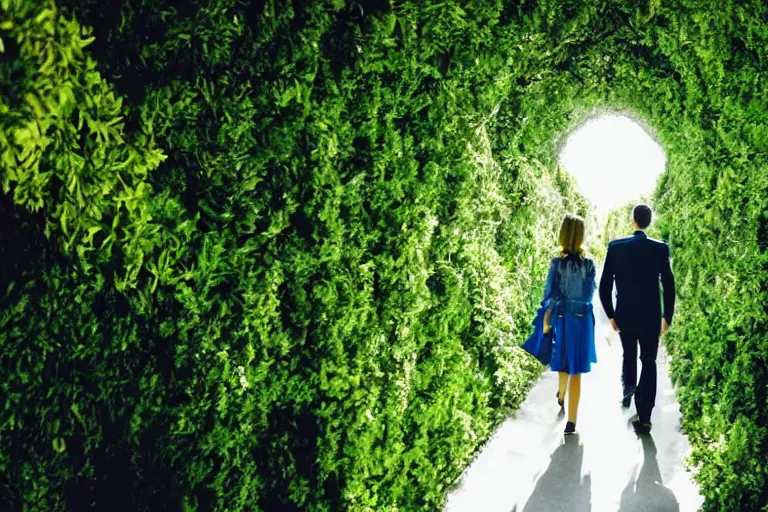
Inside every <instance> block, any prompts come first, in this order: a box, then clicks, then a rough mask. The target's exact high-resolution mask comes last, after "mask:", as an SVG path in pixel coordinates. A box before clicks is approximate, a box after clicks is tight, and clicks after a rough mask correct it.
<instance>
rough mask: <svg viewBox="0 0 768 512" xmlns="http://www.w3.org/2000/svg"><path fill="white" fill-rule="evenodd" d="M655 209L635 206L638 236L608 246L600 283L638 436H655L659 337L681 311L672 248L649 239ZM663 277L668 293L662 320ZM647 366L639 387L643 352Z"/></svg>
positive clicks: (626, 403)
mask: <svg viewBox="0 0 768 512" xmlns="http://www.w3.org/2000/svg"><path fill="white" fill-rule="evenodd" d="M652 213H653V212H652V211H651V208H650V207H649V206H648V205H645V204H639V205H637V206H635V208H634V210H633V211H632V225H633V226H634V227H635V230H636V231H635V233H634V235H632V236H629V237H626V238H620V239H618V240H613V241H612V242H611V243H610V244H608V254H607V255H606V257H605V265H604V267H603V275H602V277H601V278H600V302H602V304H603V309H605V313H606V315H607V316H608V320H609V321H610V322H611V326H612V327H613V329H614V330H615V331H616V332H618V333H619V336H620V337H621V345H622V347H623V348H624V360H623V365H622V372H621V380H622V385H623V392H624V395H623V399H622V404H623V405H624V407H629V404H630V401H631V400H632V396H633V395H634V396H635V407H636V408H637V415H636V416H633V418H632V425H633V426H634V428H635V431H636V432H637V433H638V434H647V433H648V432H650V430H651V411H652V410H653V406H654V405H655V403H656V355H657V353H658V350H659V337H660V335H663V334H664V333H666V332H667V329H669V326H670V325H671V324H672V315H673V313H674V309H675V279H674V276H673V275H672V269H671V268H670V265H669V246H668V245H667V244H665V243H664V242H660V241H658V240H653V239H651V238H648V237H647V236H646V234H645V232H644V231H643V230H645V229H647V228H648V226H650V224H651V217H652ZM659 276H661V285H662V287H663V289H664V312H663V318H662V311H661V298H660V293H659ZM614 281H615V282H616V308H615V310H614V307H613V297H612V294H613V283H614ZM638 344H639V345H640V361H641V362H642V363H643V368H642V372H641V374H640V382H639V383H638V382H637V346H638Z"/></svg>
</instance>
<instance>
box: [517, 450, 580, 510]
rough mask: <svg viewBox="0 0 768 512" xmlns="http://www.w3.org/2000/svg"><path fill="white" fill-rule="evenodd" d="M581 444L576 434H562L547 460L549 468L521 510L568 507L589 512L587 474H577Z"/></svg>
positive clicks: (578, 472)
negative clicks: (562, 439)
mask: <svg viewBox="0 0 768 512" xmlns="http://www.w3.org/2000/svg"><path fill="white" fill-rule="evenodd" d="M583 460H584V445H583V444H581V441H580V440H579V437H578V436H566V438H565V441H564V442H563V443H562V444H561V445H560V446H558V447H557V449H556V450H555V452H554V453H553V454H552V458H551V460H550V461H549V467H547V470H546V471H545V472H544V474H543V475H541V477H540V478H539V480H538V481H537V482H536V488H535V489H534V490H533V493H531V496H530V498H528V501H527V502H526V504H525V508H524V509H523V512H547V511H554V510H568V511H572V512H589V511H590V510H591V509H592V481H591V478H590V475H585V476H584V478H582V477H581V465H582V462H583Z"/></svg>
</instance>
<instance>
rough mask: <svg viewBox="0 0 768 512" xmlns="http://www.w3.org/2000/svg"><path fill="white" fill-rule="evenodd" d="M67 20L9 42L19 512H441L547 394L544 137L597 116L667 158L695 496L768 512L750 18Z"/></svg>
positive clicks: (82, 14) (547, 165)
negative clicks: (540, 339)
mask: <svg viewBox="0 0 768 512" xmlns="http://www.w3.org/2000/svg"><path fill="white" fill-rule="evenodd" d="M58 6H59V7H60V8H61V9H62V12H63V13H64V15H65V16H64V17H60V12H58V11H57V10H56V7H55V6H54V4H53V2H52V1H46V2H42V3H39V2H31V1H29V2H28V1H24V0H9V1H7V2H4V3H3V4H2V8H3V14H2V16H3V18H2V21H0V38H2V47H0V49H2V50H3V52H4V54H3V55H4V60H3V61H2V65H1V66H0V73H1V74H0V86H1V87H2V96H1V99H0V151H1V152H2V155H0V178H1V179H2V184H3V190H4V193H5V194H8V195H9V196H10V195H12V197H13V205H8V206H7V207H6V206H4V207H3V215H4V219H3V220H4V222H7V225H9V226H11V227H12V228H13V229H14V230H17V231H19V232H23V233H25V237H26V239H28V240H36V241H35V242H34V245H35V250H36V252H37V253H38V254H43V256H44V257H41V258H40V259H39V260H36V259H33V258H25V257H23V255H21V253H20V252H19V251H21V249H18V250H17V249H14V248H12V247H7V246H4V247H3V249H2V250H3V254H4V255H11V256H13V261H14V262H15V263H14V265H15V271H14V272H11V273H8V276H9V277H8V279H9V280H10V282H9V283H3V284H7V285H8V286H7V293H6V294H5V297H4V299H3V310H2V312H1V313H0V326H1V328H0V333H2V334H0V346H2V353H1V354H0V359H1V360H2V362H3V367H4V368H8V369H9V371H8V372H6V373H7V375H8V377H7V379H6V381H5V382H4V383H3V386H4V388H3V389H4V395H5V396H6V399H5V400H6V402H5V406H4V409H3V412H2V413H0V429H2V430H0V433H2V436H1V437H0V439H1V441H0V443H2V450H0V468H1V469H2V471H0V473H1V474H2V475H3V476H2V477H0V479H1V480H0V489H2V491H0V493H1V494H0V497H2V501H3V502H4V503H11V504H13V505H16V506H21V505H22V504H24V505H27V506H32V504H33V503H36V504H37V506H38V507H40V508H43V509H50V510H53V509H58V508H62V507H63V506H64V504H65V503H68V504H69V506H71V507H73V508H75V509H79V508H85V507H86V506H89V505H90V504H91V503H92V502H96V503H97V505H98V506H99V507H101V506H103V507H105V508H106V507H108V506H110V505H114V504H116V503H119V504H121V505H124V504H126V503H130V504H132V506H133V507H135V508H137V509H141V508H146V509H157V508H160V507H162V506H170V507H172V508H183V509H184V510H208V509H215V510H219V509H223V508H224V507H225V506H226V507H227V508H229V509H232V510H253V509H255V508H256V507H260V508H261V509H264V510H274V509H280V510H308V509H311V510H340V509H349V510H420V509H433V508H434V507H435V506H436V505H437V504H439V502H440V501H441V500H442V499H443V497H444V494H445V490H446V487H447V485H448V484H449V483H450V482H451V480H452V479H453V478H454V477H455V476H456V475H457V474H458V473H459V472H460V470H461V469H462V468H463V467H464V465H465V464H466V463H467V461H468V460H469V459H470V458H471V456H472V454H473V452H474V450H476V449H477V447H478V446H479V444H480V443H481V442H482V441H483V439H485V438H486V437H487V435H488V434H489V432H490V431H491V429H492V427H493V426H494V425H495V424H496V422H497V421H498V420H499V419H500V418H501V417H502V416H503V414H504V413H505V412H506V411H508V410H509V408H514V407H515V406H516V404H518V403H519V402H520V400H521V399H522V398H523V397H524V395H525V392H526V389H527V386H528V384H529V383H530V382H531V380H532V379H533V378H534V377H535V376H536V373H537V371H538V370H537V368H536V365H535V364H534V363H533V362H532V361H530V360H529V359H528V358H527V356H525V355H524V354H522V353H521V352H520V351H519V350H518V349H517V345H518V344H519V342H520V341H521V340H522V338H523V337H524V335H525V333H526V332H527V330H528V322H529V321H530V315H531V312H532V309H533V308H534V307H535V305H536V303H537V302H538V300H539V296H538V294H539V290H540V287H541V284H542V278H543V272H544V271H545V269H546V265H547V260H548V257H549V249H548V247H551V246H553V245H554V228H555V226H556V224H557V221H558V220H559V218H560V216H561V215H562V213H563V212H565V211H569V210H577V211H579V212H581V213H583V214H587V213H588V205H587V204H586V202H585V201H584V200H583V198H579V197H577V195H576V194H575V193H574V192H573V186H572V184H571V182H570V180H569V179H568V177H567V176H566V175H564V174H563V173H562V172H560V171H559V170H557V169H556V162H555V154H556V152H555V151H556V145H555V143H553V141H556V140H557V139H558V134H562V133H567V131H568V130H569V128H570V127H571V126H574V125H577V124H578V123H579V122H580V121H581V120H583V119H585V118H586V117H587V116H589V115H591V114H592V113H593V112H594V111H595V110H596V109H601V108H611V109H619V110H625V111H630V112H635V113H636V115H637V116H640V117H641V118H644V119H647V120H648V123H649V124H650V125H651V126H652V127H654V129H655V130H656V131H657V133H658V136H659V139H660V141H661V143H662V144H663V146H664V147H665V149H666V151H667V155H668V172H667V174H665V176H664V177H663V179H662V181H661V183H660V186H659V193H658V197H657V202H658V206H659V210H660V212H661V214H662V218H663V222H662V223H661V225H660V236H661V237H662V238H665V239H666V240H668V241H669V243H670V245H671V247H672V251H673V254H674V259H675V261H674V265H675V271H676V273H677V275H678V280H679V282H680V286H679V289H680V292H679V302H680V307H679V313H678V315H677V317H676V321H675V324H676V328H675V330H674V332H672V333H671V334H670V336H669V338H668V341H667V342H668V348H669V350H670V352H671V353H672V354H673V356H674V367H673V372H674V375H675V377H676V379H677V380H678V384H679V395H680V401H681V405H682V408H683V416H684V422H685V425H684V426H685V428H686V430H687V431H688V433H689V435H690V438H691V441H692V444H693V446H694V461H695V462H696V464H697V465H698V466H699V473H698V479H699V482H700V483H701V485H702V491H703V493H704V494H705V496H706V497H707V505H706V506H707V509H708V510H722V509H725V510H744V511H748V510H759V508H760V507H762V506H763V505H764V504H765V503H766V501H767V499H768V496H766V491H765V489H766V485H765V483H766V466H768V461H766V459H765V453H768V446H767V444H768V436H767V435H766V427H767V425H768V410H767V409H766V405H765V402H766V385H767V384H766V383H768V377H767V376H766V364H765V363H766V360H767V359H768V355H766V352H768V348H767V347H766V345H767V344H768V341H766V337H765V334H764V333H765V332H766V331H767V330H768V326H767V325H766V323H767V322H766V308H765V304H766V296H765V291H764V290H765V289H766V288H768V286H766V285H767V284H768V282H767V281H768V266H767V264H766V261H768V256H766V247H767V246H768V216H767V214H766V201H767V200H766V197H768V194H766V192H767V191H768V172H766V170H765V165H766V143H767V142H766V141H768V136H767V135H768V125H766V122H765V116H764V114H765V112H766V110H768V99H767V98H766V96H765V94H766V93H765V92H764V91H765V90H766V88H765V87H764V84H763V83H762V81H763V77H762V75H761V74H760V70H762V69H763V68H764V66H765V58H766V56H765V48H766V47H767V45H766V42H767V41H766V40H767V39H768V33H767V32H766V30H768V29H767V28H766V23H765V19H766V16H767V15H768V13H767V11H766V7H765V6H764V5H763V4H762V2H760V1H759V0H755V1H753V2H751V3H746V2H735V1H733V2H726V3H725V4H722V3H719V4H717V5H716V6H715V4H714V3H713V4H711V5H710V4H709V3H707V2H682V3H680V5H678V6H661V5H659V3H658V2H650V3H648V4H646V3H639V2H634V1H625V2H603V1H593V2H582V1H580V2H562V1H554V0H553V1H542V2H526V3H522V4H521V5H514V4H513V3H511V2H502V1H497V2H487V1H482V2H480V1H478V2H469V3H467V2H459V1H447V2H441V3H435V4H423V3H421V2H391V3H390V2H357V3H354V2H350V3H345V2H341V1H339V0H335V1H317V2H295V3H291V2H278V1H259V0H257V1H253V2H245V1H229V0H199V1H194V2H186V3H184V4H183V5H182V4H177V3H176V2H171V1H166V2H163V1H156V0H152V1H149V0H134V1H129V0H125V1H119V0H114V1H109V2H106V3H105V2H88V1H86V2H73V1H68V0H64V1H62V2H59V4H58ZM73 19H76V20H77V21H72V20H73ZM88 26H92V27H93V34H94V36H95V38H96V41H97V43H96V44H91V46H89V47H87V49H85V50H83V47H84V46H85V43H83V42H81V41H82V39H83V38H85V37H86V35H87V34H85V33H84V32H82V30H84V27H88ZM102 77H105V78H106V80H105V79H104V78H102ZM107 80H108V82H107ZM110 84H112V85H110ZM113 88H114V90H116V92H117V95H115V94H114V93H113V92H112V91H113ZM119 98H122V99H119ZM122 115H125V118H124V119H123V118H122V117H121V116H122ZM30 212H35V213H30ZM42 233H44V234H45V235H46V236H47V237H48V241H43V237H42V236H40V235H41V234H42ZM30 243H33V242H30ZM592 244H593V250H594V251H595V252H599V241H598V240H597V239H595V240H593V241H592ZM14 251H16V252H14ZM24 251H27V252H25V254H27V253H28V249H24Z"/></svg>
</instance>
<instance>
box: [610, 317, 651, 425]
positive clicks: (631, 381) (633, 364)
mask: <svg viewBox="0 0 768 512" xmlns="http://www.w3.org/2000/svg"><path fill="white" fill-rule="evenodd" d="M619 336H620V337H621V345H622V347H624V361H623V364H622V367H621V383H622V387H623V391H624V397H625V398H626V397H629V396H632V395H634V396H635V407H637V415H638V416H639V418H640V421H643V422H649V421H651V411H653V406H654V405H656V356H657V355H658V353H659V336H658V335H652V336H643V335H637V334H630V333H625V332H623V331H622V332H620V333H619ZM638 345H640V362H642V363H643V369H642V371H641V372H640V382H638V381H637V346H638Z"/></svg>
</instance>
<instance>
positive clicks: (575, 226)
mask: <svg viewBox="0 0 768 512" xmlns="http://www.w3.org/2000/svg"><path fill="white" fill-rule="evenodd" d="M583 242H584V219H582V218H581V217H579V216H577V215H570V214H569V215H566V216H565V217H564V218H563V224H562V225H561V226H560V250H561V254H562V255H563V256H568V255H570V254H573V255H576V256H583V255H584V250H583V249H582V248H581V244H582V243H583Z"/></svg>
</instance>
